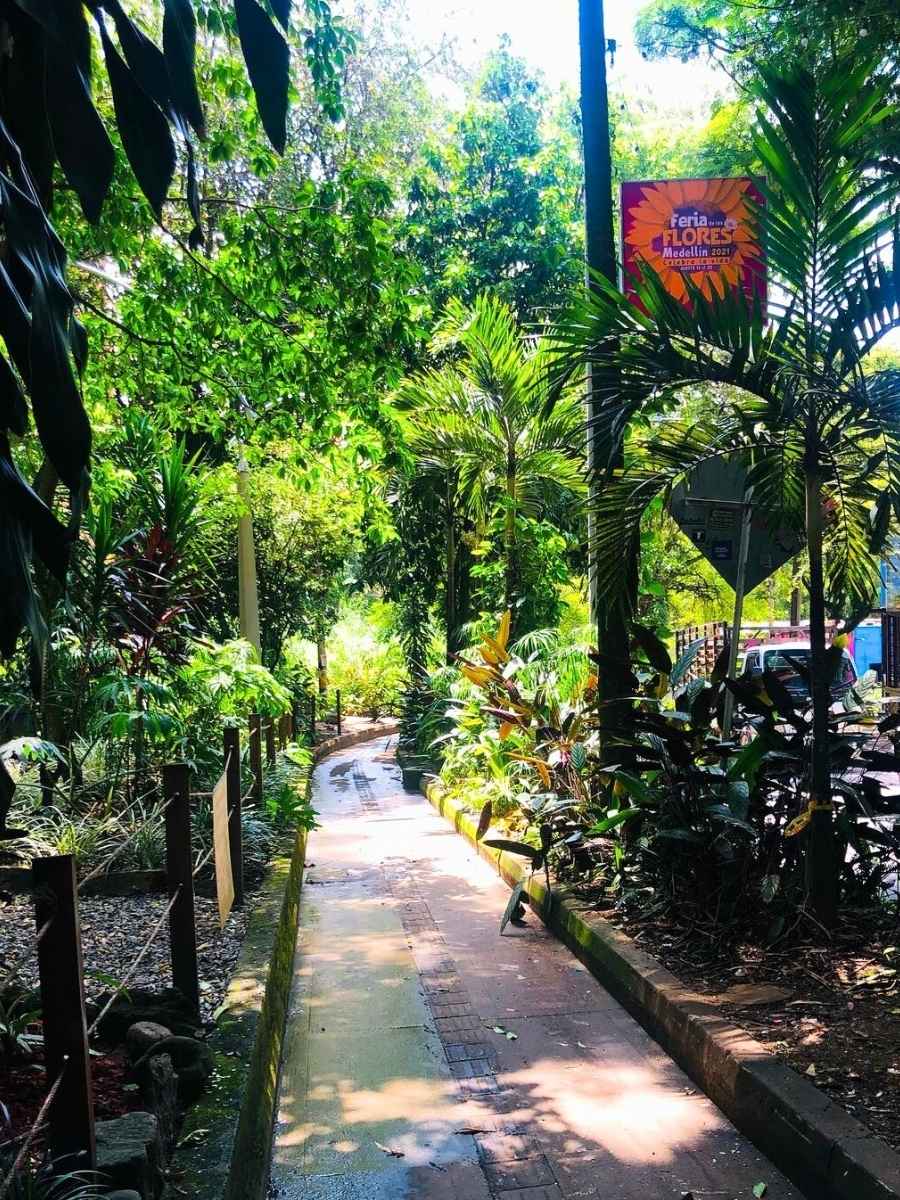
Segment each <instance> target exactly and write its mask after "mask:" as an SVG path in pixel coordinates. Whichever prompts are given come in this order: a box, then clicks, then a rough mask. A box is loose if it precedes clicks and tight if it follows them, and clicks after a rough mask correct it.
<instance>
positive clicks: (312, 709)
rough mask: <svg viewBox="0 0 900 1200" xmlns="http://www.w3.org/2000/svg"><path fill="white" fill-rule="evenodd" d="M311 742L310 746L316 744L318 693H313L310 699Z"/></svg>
mask: <svg viewBox="0 0 900 1200" xmlns="http://www.w3.org/2000/svg"><path fill="white" fill-rule="evenodd" d="M309 741H310V745H312V746H315V744H316V693H315V692H313V693H312V694H311V695H310V697H309Z"/></svg>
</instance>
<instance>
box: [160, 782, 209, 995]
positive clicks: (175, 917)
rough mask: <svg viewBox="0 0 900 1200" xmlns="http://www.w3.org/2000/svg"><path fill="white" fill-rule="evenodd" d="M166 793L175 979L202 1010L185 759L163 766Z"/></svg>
mask: <svg viewBox="0 0 900 1200" xmlns="http://www.w3.org/2000/svg"><path fill="white" fill-rule="evenodd" d="M163 795H164V797H165V800H166V884H167V886H168V890H169V899H170V900H171V899H172V898H173V897H175V896H176V895H177V897H178V898H177V899H176V900H175V903H174V904H173V905H172V908H171V909H170V911H169V941H170V944H171V947H172V982H173V983H174V984H175V987H177V988H178V990H179V991H180V992H181V994H182V995H183V996H184V997H185V998H186V999H187V1000H188V1001H189V1002H190V1003H191V1004H192V1005H193V1007H194V1008H195V1009H196V1010H197V1011H198V1012H199V1011H200V979H199V975H198V972H197V925H196V921H195V917H194V862H193V856H192V853H191V770H190V767H188V766H187V765H186V764H185V763H169V764H168V765H167V766H165V767H163Z"/></svg>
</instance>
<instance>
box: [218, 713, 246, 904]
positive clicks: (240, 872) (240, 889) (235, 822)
mask: <svg viewBox="0 0 900 1200" xmlns="http://www.w3.org/2000/svg"><path fill="white" fill-rule="evenodd" d="M223 741H224V748H225V794H226V796H227V798H228V800H227V803H228V849H229V853H230V857H231V878H232V880H233V882H234V907H235V908H243V907H244V831H243V825H242V824H241V735H240V733H239V732H238V730H237V729H235V728H233V727H232V728H229V729H226V730H225V732H224V737H223Z"/></svg>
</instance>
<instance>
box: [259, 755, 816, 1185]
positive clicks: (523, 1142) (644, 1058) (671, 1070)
mask: <svg viewBox="0 0 900 1200" xmlns="http://www.w3.org/2000/svg"><path fill="white" fill-rule="evenodd" d="M315 804H316V806H317V807H318V808H319V810H320V813H321V821H322V828H321V829H320V830H318V831H317V832H316V833H314V834H313V836H312V837H311V839H310V845H309V854H308V858H309V868H308V871H307V875H306V881H305V885H304V892H303V903H302V911H301V921H300V930H299V937H298V944H297V950H298V952H297V960H296V964H295V984H294V994H293V998H292V1003H291V1012H290V1016H289V1027H288V1035H287V1039H286V1042H285V1055H284V1063H283V1072H282V1080H281V1091H280V1098H279V1114H278V1122H277V1127H276V1131H275V1143H274V1148H273V1167H272V1195H273V1196H277V1197H282V1198H284V1200H326V1198H327V1200H575V1198H577V1200H657V1198H659V1200H663V1198H665V1200H668V1198H675V1200H682V1198H684V1197H686V1196H692V1197H693V1200H712V1198H716V1200H737V1198H738V1197H748V1198H750V1197H752V1195H753V1187H754V1185H756V1184H757V1183H763V1182H764V1183H766V1184H767V1187H768V1190H767V1192H766V1196H767V1198H768V1200H800V1194H799V1193H798V1192H797V1191H796V1189H794V1188H793V1187H792V1186H791V1185H790V1184H788V1183H787V1182H786V1181H785V1180H784V1178H783V1177H782V1176H781V1175H780V1174H779V1173H778V1172H777V1171H776V1170H775V1169H774V1167H772V1166H771V1164H770V1163H769V1162H768V1161H767V1160H766V1159H765V1158H764V1157H763V1156H762V1155H761V1154H759V1153H758V1151H756V1150H755V1148H754V1147H753V1146H752V1145H751V1144H750V1143H748V1142H747V1141H746V1140H745V1139H744V1138H742V1137H741V1136H740V1135H739V1134H738V1133H736V1132H735V1130H734V1129H733V1127H732V1126H731V1125H730V1124H729V1122H728V1121H727V1119H726V1118H725V1117H724V1116H723V1115H722V1113H720V1112H719V1110H718V1109H717V1108H716V1107H715V1106H714V1105H713V1104H712V1103H711V1102H710V1101H709V1100H708V1099H707V1098H706V1097H705V1096H703V1095H702V1094H698V1092H697V1091H696V1089H695V1088H694V1087H693V1085H692V1084H691V1082H690V1080H689V1079H688V1078H687V1077H686V1076H685V1075H684V1074H683V1073H682V1072H681V1071H680V1070H679V1069H678V1067H676V1066H675V1064H674V1063H673V1062H672V1060H671V1059H669V1058H668V1057H667V1056H666V1055H665V1054H664V1053H663V1051H662V1050H661V1049H660V1048H659V1046H657V1045H656V1043H655V1042H653V1041H652V1040H651V1039H650V1038H649V1037H647V1035H646V1034H645V1033H644V1032H643V1030H642V1029H641V1028H640V1027H639V1026H638V1025H637V1024H635V1022H634V1021H633V1020H632V1019H631V1018H630V1017H629V1016H628V1015H627V1014H626V1013H625V1012H624V1010H623V1009H622V1008H621V1007H620V1006H619V1005H618V1004H617V1003H616V1002H615V1001H614V1000H613V999H612V998H611V997H610V996H609V995H607V993H606V992H605V991H604V989H603V988H602V987H601V986H600V985H599V984H598V983H596V981H595V980H594V979H593V978H592V977H591V976H590V975H589V974H588V972H587V971H586V969H585V968H584V967H583V966H582V964H581V963H579V962H578V960H577V959H575V958H574V957H573V956H572V955H571V954H570V953H569V951H568V950H566V949H565V947H563V946H562V945H560V944H559V943H558V942H556V941H555V939H553V938H552V937H551V936H550V935H549V934H547V933H546V932H545V930H544V929H543V927H542V926H541V925H540V923H539V922H538V921H537V918H536V917H534V916H533V915H531V914H529V917H528V924H527V926H526V927H524V928H519V929H512V928H511V929H510V931H509V932H508V933H507V934H506V935H504V937H502V938H500V937H498V934H497V928H498V923H499V917H500V914H501V913H502V911H503V908H504V906H505V904H506V900H507V898H508V895H509V892H508V889H507V888H506V887H505V885H504V884H502V883H501V882H500V881H499V880H498V878H497V877H496V875H495V874H494V872H493V871H492V870H491V868H490V867H489V866H488V864H487V863H485V862H483V861H482V860H481V859H480V858H478V856H477V855H476V854H474V853H473V851H472V850H471V849H470V847H469V846H468V845H467V843H466V842H465V841H464V840H463V839H462V838H461V837H459V836H458V835H457V834H456V833H454V832H453V830H452V829H451V827H450V826H449V825H448V824H447V823H446V822H445V821H444V820H443V819H442V818H441V817H439V816H438V815H437V814H436V813H435V812H434V811H433V810H432V809H431V807H430V805H429V804H428V803H427V801H425V800H424V799H423V798H422V797H418V796H410V795H406V794H405V793H404V792H403V791H402V789H401V787H400V779H399V771H398V770H397V768H396V765H395V764H394V762H393V758H392V755H391V753H390V744H389V743H388V742H387V741H386V740H384V739H382V740H381V741H378V742H375V743H371V744H368V745H364V746H358V747H356V748H355V749H353V750H348V751H346V752H342V753H339V754H336V755H333V756H332V757H331V758H329V759H326V760H325V761H324V762H322V763H321V764H320V765H319V767H318V768H317V772H316V799H315ZM513 1035H515V1036H513Z"/></svg>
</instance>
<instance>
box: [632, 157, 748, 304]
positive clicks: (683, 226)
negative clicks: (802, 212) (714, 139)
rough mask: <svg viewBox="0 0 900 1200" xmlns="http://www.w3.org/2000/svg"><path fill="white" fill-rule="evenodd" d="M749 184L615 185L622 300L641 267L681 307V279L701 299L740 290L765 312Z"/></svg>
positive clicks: (669, 182)
mask: <svg viewBox="0 0 900 1200" xmlns="http://www.w3.org/2000/svg"><path fill="white" fill-rule="evenodd" d="M764 203H765V201H764V198H763V195H762V193H761V192H760V190H759V188H758V187H757V184H756V183H755V182H754V180H752V179H750V178H749V177H742V178H738V179H723V178H712V179H657V180H647V181H643V182H636V183H623V184H622V265H623V271H624V279H623V288H624V292H625V295H626V296H629V297H630V298H631V299H632V300H636V299H637V296H636V291H635V282H636V281H637V280H639V279H640V276H641V266H642V264H644V263H646V264H648V265H649V266H650V267H652V268H653V270H654V271H655V272H656V273H657V275H658V276H659V277H660V279H661V280H662V283H663V286H664V287H665V289H666V291H667V292H669V294H670V295H672V296H674V297H675V298H676V299H677V300H680V301H681V302H682V303H684V304H689V303H690V301H689V292H688V287H687V283H686V280H688V279H690V280H691V282H692V283H693V284H694V285H696V287H698V288H699V289H700V291H701V293H702V294H703V295H704V296H706V297H710V296H711V295H712V294H713V292H717V293H718V294H719V295H720V296H723V295H724V294H725V292H726V291H727V290H728V289H731V288H738V287H740V288H742V289H743V291H744V293H745V294H746V295H747V296H748V298H750V299H754V298H758V299H759V300H760V302H761V303H762V304H763V306H765V299H766V266H765V255H764V252H763V249H762V243H761V239H760V233H759V228H758V226H759V220H758V216H757V212H758V209H759V208H760V207H762V205H763V204H764Z"/></svg>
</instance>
